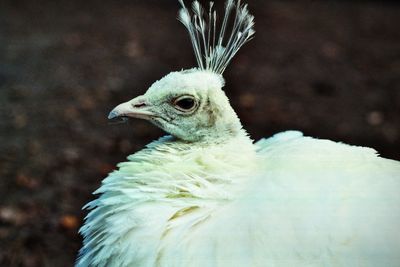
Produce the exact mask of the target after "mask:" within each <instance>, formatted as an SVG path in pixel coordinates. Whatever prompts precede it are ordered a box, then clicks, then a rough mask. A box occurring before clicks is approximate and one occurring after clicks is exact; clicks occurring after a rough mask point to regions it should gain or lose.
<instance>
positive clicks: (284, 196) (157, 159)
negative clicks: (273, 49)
mask: <svg viewBox="0 0 400 267" xmlns="http://www.w3.org/2000/svg"><path fill="white" fill-rule="evenodd" d="M180 2H181V4H182V9H181V11H180V13H179V19H180V20H181V21H182V22H183V23H184V25H185V26H186V27H187V29H188V31H189V34H190V37H191V41H192V44H193V47H194V51H195V55H196V58H197V61H198V67H197V68H193V69H189V70H183V71H178V72H172V73H170V74H168V75H167V76H165V77H164V78H162V79H161V80H159V81H157V82H155V83H154V84H153V85H152V86H151V87H150V88H149V89H148V91H147V92H146V93H145V94H144V95H142V96H139V97H136V98H134V99H132V100H130V101H128V102H126V103H123V104H120V105H119V106H117V107H116V108H115V109H114V110H113V111H112V112H111V113H110V115H109V118H116V117H134V118H141V119H146V120H149V121H150V122H152V123H153V124H155V125H157V126H158V127H160V128H161V129H163V130H165V131H166V132H167V133H169V134H170V135H168V136H165V137H162V138H161V139H159V140H158V141H155V142H152V143H151V144H149V145H148V146H147V147H146V148H145V149H143V150H141V151H139V152H137V153H135V154H133V155H130V156H129V157H128V161H127V162H123V163H120V164H119V165H118V170H116V171H114V172H112V173H111V174H110V175H109V176H108V177H107V178H106V179H104V180H103V183H102V185H101V187H100V188H99V189H98V190H97V191H96V192H95V194H98V195H99V197H98V198H97V199H96V200H94V201H92V202H90V203H88V204H87V205H86V208H87V209H89V210H90V212H89V214H88V215H87V217H86V220H85V224H84V226H83V227H82V228H81V230H80V232H81V234H82V235H83V237H84V242H83V247H82V249H81V250H80V255H79V257H78V259H77V262H76V266H78V267H84V266H110V267H112V266H137V267H154V266H159V267H228V266H229V267H247V266H258V267H267V266H273V267H286V266H296V267H298V266H300V267H303V266H309V267H311V266H318V267H321V266H343V267H344V266H346V267H350V266H351V267H353V266H363V267H364V266H365V267H367V266H368V267H377V266H385V267H398V266H400V194H399V193H400V190H399V189H400V163H399V162H397V161H394V160H389V159H384V158H381V157H379V156H378V155H377V153H376V151H375V150H373V149H371V148H365V147H356V146H350V145H346V144H342V143H335V142H332V141H329V140H321V139H315V138H311V137H305V136H303V135H302V133H300V132H298V131H287V132H283V133H279V134H276V135H274V136H272V137H270V138H267V139H262V140H260V141H258V142H256V143H253V141H252V140H251V139H250V137H249V136H248V134H247V133H246V131H245V130H244V129H243V128H242V125H241V123H240V121H239V119H238V117H237V115H236V114H235V112H234V110H233V109H232V107H231V106H230V104H229V100H228V98H227V97H226V95H225V93H224V92H223V90H222V88H223V86H224V79H223V77H222V73H223V71H224V70H225V68H226V66H227V65H228V63H229V62H230V61H231V59H232V57H233V56H234V55H235V53H236V52H237V51H238V50H239V48H240V47H241V46H242V45H243V44H244V43H246V41H248V40H249V39H250V38H251V37H252V36H253V34H254V31H253V24H254V23H253V16H251V15H250V14H249V13H248V10H247V6H246V5H241V4H240V1H238V2H237V3H236V7H235V3H234V2H233V0H228V1H227V3H226V6H225V7H226V11H225V16H224V19H223V20H222V26H221V29H220V30H217V27H216V13H215V11H213V6H212V3H210V8H209V10H208V11H206V12H204V11H203V9H202V7H201V6H200V5H199V3H198V2H197V1H195V2H193V13H194V14H193V15H192V14H191V13H190V11H189V10H188V9H187V8H186V7H185V5H184V4H183V2H182V1H180ZM232 11H233V12H232ZM232 13H234V14H236V16H234V21H233V27H232V32H229V33H227V25H229V15H230V14H232ZM216 32H218V33H217V34H216ZM216 35H217V37H216Z"/></svg>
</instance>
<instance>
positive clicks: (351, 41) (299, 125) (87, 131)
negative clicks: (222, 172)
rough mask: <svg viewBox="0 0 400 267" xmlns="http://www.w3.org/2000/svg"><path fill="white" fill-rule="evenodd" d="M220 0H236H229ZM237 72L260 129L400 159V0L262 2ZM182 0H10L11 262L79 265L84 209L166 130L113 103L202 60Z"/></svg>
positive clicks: (251, 127) (6, 75)
mask: <svg viewBox="0 0 400 267" xmlns="http://www.w3.org/2000/svg"><path fill="white" fill-rule="evenodd" d="M217 2H218V6H219V7H222V6H223V5H222V4H223V3H222V2H221V1H217ZM248 2H249V8H250V10H251V11H252V12H253V13H254V14H255V17H256V31H257V33H256V37H255V39H254V40H252V41H251V42H250V43H249V44H247V45H246V46H245V47H244V48H243V49H242V50H241V51H240V52H239V54H238V56H237V57H236V59H235V60H234V61H233V62H232V64H231V65H230V66H229V68H228V69H227V71H226V73H225V78H226V80H227V85H226V88H225V90H226V92H227V94H228V95H229V97H230V99H231V101H232V105H233V106H234V108H235V109H236V110H237V112H238V113H239V116H240V117H241V119H242V122H243V124H244V126H245V128H246V129H248V131H249V132H250V134H251V136H252V137H253V138H254V139H258V138H261V137H265V136H270V135H271V134H273V133H276V132H279V131H282V130H285V129H299V130H301V131H304V133H305V134H307V135H312V136H315V137H319V138H329V139H333V140H336V141H343V142H346V143H350V144H356V145H360V146H371V147H373V148H375V149H377V150H378V151H379V153H380V154H381V155H383V156H384V157H388V158H393V159H400V154H399V148H400V116H399V115H400V31H399V25H400V5H399V4H397V3H396V1H295V2H294V1H293V2H292V1H261V0H260V1H255V0H249V1H248ZM177 10H178V4H177V1H175V0H164V1H162V0H159V1H156V0H147V1H146V0H141V1H139V0H136V1H135V0H131V1H101V2H100V1H77V0H74V1H71V0H69V1H0V116H1V117H0V126H1V128H0V138H1V142H0V151H1V153H0V175H1V179H0V266H27V267H29V266H71V265H72V264H73V262H74V259H75V256H76V253H77V250H78V248H79V247H80V243H81V240H80V237H79V236H78V234H77V230H78V228H79V225H80V224H81V223H82V217H83V216H84V214H85V212H82V211H81V207H82V205H83V204H84V203H86V202H87V201H88V200H90V199H92V195H91V192H92V191H93V190H94V189H96V188H97V187H98V186H99V184H100V182H101V180H102V179H103V178H104V177H105V176H106V175H107V173H108V172H110V171H111V170H112V169H113V168H114V166H115V164H116V163H117V162H120V161H123V160H124V159H125V157H126V156H127V155H128V154H130V153H133V152H135V151H137V150H139V149H141V148H142V147H143V146H144V145H145V144H146V143H149V142H150V141H151V140H153V139H155V138H157V137H159V136H161V135H162V132H161V131H159V130H158V129H156V128H155V127H153V126H151V125H150V124H148V123H146V122H143V121H136V120H135V121H131V122H129V123H128V124H117V125H112V124H109V122H108V121H107V120H106V117H107V114H108V112H109V111H110V110H111V109H112V108H113V107H114V106H115V105H116V104H118V103H120V102H122V101H127V100H129V99H131V98H133V97H134V96H136V95H138V94H141V93H143V92H145V90H146V89H147V88H148V87H149V86H150V85H151V84H152V83H153V82H154V81H155V80H157V79H159V78H161V77H162V76H163V75H165V74H167V73H168V72H170V71H173V70H180V69H181V68H190V67H192V66H194V65H195V61H194V56H193V54H192V50H191V49H192V48H191V45H190V42H189V39H188V36H187V34H186V32H185V30H184V27H183V26H181V25H180V24H179V23H178V21H177V20H176V19H175V18H176V14H177Z"/></svg>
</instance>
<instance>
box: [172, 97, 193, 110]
mask: <svg viewBox="0 0 400 267" xmlns="http://www.w3.org/2000/svg"><path fill="white" fill-rule="evenodd" d="M174 106H175V108H176V109H178V110H180V111H185V112H188V111H192V110H193V109H194V108H195V107H196V100H195V99H194V98H193V97H192V96H181V97H178V98H177V99H175V101H174Z"/></svg>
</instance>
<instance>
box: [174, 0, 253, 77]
mask: <svg viewBox="0 0 400 267" xmlns="http://www.w3.org/2000/svg"><path fill="white" fill-rule="evenodd" d="M179 3H180V4H181V5H182V8H181V10H180V11H179V14H178V19H179V20H180V21H181V22H182V23H183V25H185V27H186V29H187V31H188V32H189V36H190V40H191V42H192V45H193V50H194V54H195V56H196V60H197V64H198V65H199V68H200V69H202V70H209V71H212V72H215V73H218V74H222V73H223V72H224V70H225V69H226V67H227V66H228V64H229V62H230V61H231V60H232V58H233V57H234V56H235V54H236V53H237V51H238V50H239V49H240V47H242V46H243V45H244V44H245V43H246V42H248V41H249V40H250V39H251V38H252V36H253V35H254V33H255V31H254V29H253V28H254V17H253V16H252V15H251V14H249V11H248V9H247V4H245V5H241V3H240V0H238V1H237V3H236V4H235V3H234V0H227V1H226V3H225V15H224V18H223V21H222V26H221V28H220V29H218V28H217V13H216V11H214V10H213V6H214V2H210V5H209V9H208V14H205V12H204V9H203V7H202V6H201V5H200V3H199V2H198V1H197V0H196V1H194V2H193V3H192V10H193V15H192V14H191V12H190V11H189V10H188V9H187V8H186V6H185V4H184V2H183V0H179ZM235 5H236V7H235ZM233 9H235V19H234V21H233V25H232V32H231V33H230V34H229V33H226V31H227V27H228V24H229V17H230V14H231V12H232V10H233ZM217 35H218V36H217ZM226 36H227V37H226ZM228 36H229V37H228Z"/></svg>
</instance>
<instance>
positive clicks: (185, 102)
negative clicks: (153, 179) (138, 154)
mask: <svg viewBox="0 0 400 267" xmlns="http://www.w3.org/2000/svg"><path fill="white" fill-rule="evenodd" d="M179 2H180V3H181V5H182V9H181V10H180V12H179V15H178V19H179V20H180V21H181V22H182V23H183V24H184V26H185V27H186V28H187V30H188V32H189V35H190V38H191V41H192V45H193V49H194V52H195V56H196V60H197V63H198V68H193V69H190V70H182V71H179V72H172V73H170V74H168V75H166V76H165V77H163V78H162V79H160V80H159V81H156V82H155V83H154V84H153V85H152V86H151V87H150V88H149V89H148V90H147V92H146V93H145V94H144V95H142V96H139V97H136V98H134V99H132V100H130V101H128V102H125V103H122V104H120V105H118V106H117V107H115V108H114V109H113V110H112V111H111V112H110V115H109V116H108V118H109V119H114V118H117V117H134V118H141V119H147V120H149V121H150V122H152V123H153V124H155V125H157V126H158V127H160V128H161V129H163V130H164V131H166V132H168V133H169V134H171V135H173V136H175V137H177V138H179V139H181V140H184V141H189V142H195V141H204V140H207V139H210V138H211V139H214V140H215V139H219V138H228V137H229V136H235V135H237V134H238V133H239V132H240V131H241V130H242V126H241V123H240V121H239V119H238V117H237V115H236V113H235V112H234V110H233V109H232V107H231V106H230V104H229V100H228V98H227V97H226V95H225V93H224V91H223V90H222V87H223V86H224V79H223V77H222V73H223V72H224V70H225V69H226V67H227V66H228V64H229V62H230V61H231V60H232V58H233V57H234V55H235V54H236V53H237V51H238V50H239V49H240V47H241V46H242V45H243V44H245V43H246V42H247V41H248V40H250V39H251V37H252V36H253V34H254V30H253V26H254V21H253V20H254V18H253V16H252V15H250V14H249V13H248V10H247V5H241V4H240V0H238V1H237V3H236V4H235V3H234V0H227V1H226V4H225V15H224V18H223V23H222V26H221V28H220V29H219V31H218V38H216V37H215V36H216V35H217V28H216V21H217V18H216V17H217V16H216V12H215V11H213V2H210V5H209V9H208V15H207V14H205V13H207V12H204V9H203V8H202V6H201V5H200V4H199V2H198V1H194V2H193V4H192V8H193V14H191V13H190V11H189V10H188V9H187V8H186V6H185V5H184V3H183V1H182V0H179ZM235 6H236V8H235ZM232 10H235V13H236V16H235V18H234V21H233V24H232V32H231V33H230V34H226V28H227V25H228V24H229V15H230V13H231V12H232ZM225 34H226V35H227V36H229V38H225Z"/></svg>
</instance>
